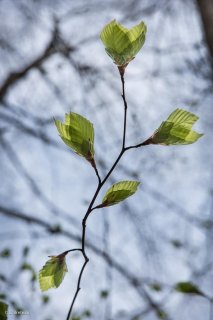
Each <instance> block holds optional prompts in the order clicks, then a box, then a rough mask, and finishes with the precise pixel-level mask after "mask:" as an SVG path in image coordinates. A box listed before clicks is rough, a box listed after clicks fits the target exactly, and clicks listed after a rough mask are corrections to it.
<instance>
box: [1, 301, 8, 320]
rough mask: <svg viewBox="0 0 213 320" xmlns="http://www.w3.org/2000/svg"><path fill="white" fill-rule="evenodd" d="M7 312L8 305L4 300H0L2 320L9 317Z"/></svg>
mask: <svg viewBox="0 0 213 320" xmlns="http://www.w3.org/2000/svg"><path fill="white" fill-rule="evenodd" d="M7 312H8V305H7V304H6V303H4V302H3V301H0V319H1V320H6V319H7Z"/></svg>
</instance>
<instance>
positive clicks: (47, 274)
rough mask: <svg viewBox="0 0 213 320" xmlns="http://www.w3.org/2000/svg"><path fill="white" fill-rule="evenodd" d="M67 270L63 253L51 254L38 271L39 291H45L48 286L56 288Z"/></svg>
mask: <svg viewBox="0 0 213 320" xmlns="http://www.w3.org/2000/svg"><path fill="white" fill-rule="evenodd" d="M67 271H68V270H67V265H66V261H65V255H63V254H62V255H59V256H52V257H51V259H50V260H48V261H47V262H46V264H45V265H44V267H43V268H42V269H41V270H40V272H39V285H40V289H41V291H46V290H48V289H50V288H58V287H59V286H60V284H61V282H62V281H63V279H64V276H65V274H66V272H67Z"/></svg>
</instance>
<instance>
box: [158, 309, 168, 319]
mask: <svg viewBox="0 0 213 320" xmlns="http://www.w3.org/2000/svg"><path fill="white" fill-rule="evenodd" d="M157 316H158V318H159V319H163V320H165V319H167V318H168V315H167V314H166V312H165V311H164V310H158V311H157Z"/></svg>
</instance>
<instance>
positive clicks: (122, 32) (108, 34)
mask: <svg viewBox="0 0 213 320" xmlns="http://www.w3.org/2000/svg"><path fill="white" fill-rule="evenodd" d="M146 30H147V28H146V25H145V24H144V22H140V23H139V24H138V25H136V26H134V27H132V28H131V29H128V28H125V27H124V26H122V25H121V24H120V23H118V22H117V21H116V20H113V21H111V22H110V23H108V24H107V25H106V26H105V27H104V28H103V30H102V32H101V34H100V37H101V40H102V42H103V44H104V46H105V50H106V52H107V53H108V55H109V56H110V57H111V58H112V59H113V61H114V63H115V64H117V65H118V66H125V65H127V64H128V63H129V62H130V61H131V60H132V59H134V58H135V56H136V54H137V53H138V52H139V51H140V49H141V48H142V46H143V44H144V42H145V35H146Z"/></svg>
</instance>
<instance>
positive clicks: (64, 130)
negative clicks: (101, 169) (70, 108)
mask: <svg viewBox="0 0 213 320" xmlns="http://www.w3.org/2000/svg"><path fill="white" fill-rule="evenodd" d="M55 125H56V127H57V129H58V132H59V135H60V137H61V139H62V140H63V141H64V143H65V144H66V145H67V146H68V147H70V148H71V149H72V150H74V152H76V153H77V154H79V155H80V156H83V157H84V158H86V159H87V160H88V161H89V162H91V163H92V162H93V161H94V153H95V152H94V129H93V124H92V123H91V122H90V121H88V120H87V119H85V118H84V117H82V116H81V115H79V114H77V113H74V112H71V113H69V114H66V115H65V122H64V123H62V122H61V121H59V120H55Z"/></svg>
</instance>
